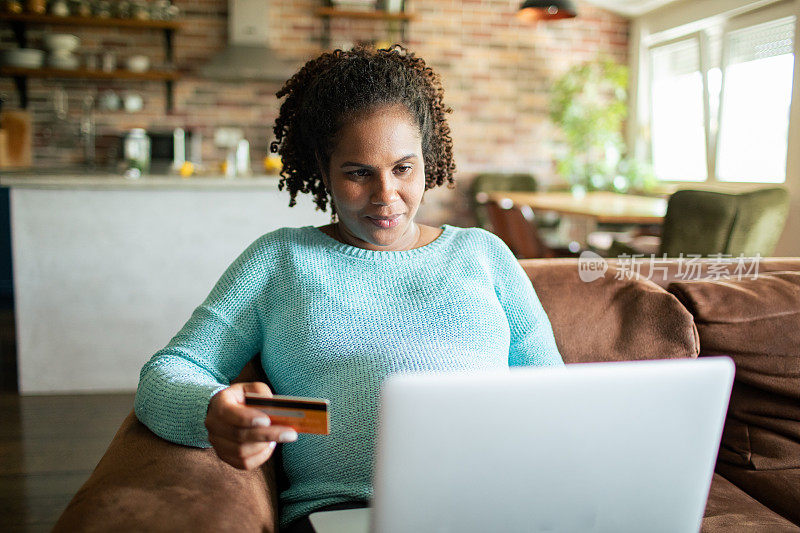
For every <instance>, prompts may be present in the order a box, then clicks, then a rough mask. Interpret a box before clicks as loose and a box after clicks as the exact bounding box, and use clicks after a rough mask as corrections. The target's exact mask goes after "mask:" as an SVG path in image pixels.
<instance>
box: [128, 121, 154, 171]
mask: <svg viewBox="0 0 800 533" xmlns="http://www.w3.org/2000/svg"><path fill="white" fill-rule="evenodd" d="M124 153H125V162H126V163H127V165H128V170H138V171H139V173H140V174H147V173H148V172H149V171H150V137H149V136H148V135H147V132H146V131H145V130H144V129H143V128H134V129H132V130H131V131H129V132H128V134H127V135H126V136H125V144H124Z"/></svg>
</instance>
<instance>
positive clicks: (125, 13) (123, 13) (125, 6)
mask: <svg viewBox="0 0 800 533" xmlns="http://www.w3.org/2000/svg"><path fill="white" fill-rule="evenodd" d="M114 14H115V15H116V17H117V18H120V19H127V18H131V3H130V2H128V0H119V2H117V9H116V11H115V13H114Z"/></svg>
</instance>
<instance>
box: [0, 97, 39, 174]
mask: <svg viewBox="0 0 800 533" xmlns="http://www.w3.org/2000/svg"><path fill="white" fill-rule="evenodd" d="M0 124H2V131H3V132H4V135H3V136H4V137H5V139H4V144H3V148H2V149H0V168H2V169H12V168H17V169H18V168H28V167H30V166H31V163H32V162H33V158H32V154H31V145H32V144H33V127H32V126H31V114H30V113H29V112H28V111H16V110H15V111H2V112H0Z"/></svg>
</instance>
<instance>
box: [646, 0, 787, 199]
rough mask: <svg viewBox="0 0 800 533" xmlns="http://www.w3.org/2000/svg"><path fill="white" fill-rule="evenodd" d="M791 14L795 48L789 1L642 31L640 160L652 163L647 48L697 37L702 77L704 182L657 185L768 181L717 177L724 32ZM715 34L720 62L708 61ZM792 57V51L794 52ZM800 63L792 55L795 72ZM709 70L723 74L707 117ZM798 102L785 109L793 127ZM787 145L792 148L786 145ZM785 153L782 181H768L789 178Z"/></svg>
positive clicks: (745, 185) (725, 57)
mask: <svg viewBox="0 0 800 533" xmlns="http://www.w3.org/2000/svg"><path fill="white" fill-rule="evenodd" d="M788 17H794V18H795V21H794V24H795V31H794V43H793V44H794V46H793V48H794V50H797V41H798V39H800V14H798V12H797V7H796V6H795V5H794V3H793V2H778V3H775V4H770V5H767V6H763V7H761V8H758V9H755V10H753V11H748V12H745V13H741V12H739V13H735V14H731V15H729V16H715V17H711V18H710V19H707V20H704V21H703V20H699V21H696V22H693V23H690V24H686V25H685V26H684V27H683V28H682V27H675V28H669V29H665V30H663V31H660V32H658V33H655V34H645V35H644V36H643V37H642V40H641V45H640V46H641V52H640V53H639V54H638V61H637V63H638V65H637V69H638V72H639V73H640V74H639V76H640V78H639V79H640V81H641V82H644V83H641V82H640V83H639V86H638V87H637V99H638V100H639V101H640V102H641V101H642V100H644V102H646V105H645V106H644V109H641V108H640V110H642V111H645V113H646V114H645V115H644V116H642V115H641V114H640V116H639V119H638V120H637V123H638V124H639V125H640V128H641V127H642V126H643V127H644V130H645V131H646V132H647V139H646V142H645V145H644V152H640V153H643V155H644V156H645V159H646V160H647V161H649V162H650V163H651V164H652V162H653V145H652V136H651V132H652V120H653V107H652V106H653V93H652V81H653V68H652V64H651V61H650V57H651V55H650V54H651V51H652V50H653V49H656V48H660V47H662V46H668V45H671V44H675V43H678V42H682V41H686V40H689V39H697V40H698V51H699V55H700V57H699V65H700V72H701V75H702V78H703V114H704V116H703V123H704V128H705V140H706V168H707V171H706V172H707V175H706V179H705V180H704V181H693V180H691V181H690V180H678V179H675V180H670V179H658V183H659V184H660V185H662V186H667V187H672V186H680V187H684V186H694V187H705V186H722V187H724V188H744V189H751V188H752V187H753V186H754V185H757V186H762V187H763V186H764V185H768V184H769V183H765V182H752V181H725V180H720V179H719V178H718V177H717V171H716V169H717V162H718V159H719V154H718V153H717V148H718V146H719V138H720V131H721V125H722V109H723V105H724V102H723V99H724V93H725V82H726V79H725V67H726V66H727V61H728V53H729V50H728V48H729V45H728V36H729V34H730V33H731V32H734V31H738V30H741V29H745V28H748V27H752V26H757V25H759V24H764V23H768V22H772V21H778V20H780V19H784V18H788ZM715 33H717V34H718V35H719V37H720V39H721V47H722V48H721V52H720V54H719V64H712V63H713V61H712V59H711V49H710V45H709V41H710V37H709V36H710V34H715ZM795 55H796V54H795ZM798 63H800V61H798V57H795V71H796V70H797V68H798V67H797V65H798ZM714 68H719V69H720V70H721V74H722V80H721V85H720V101H719V107H718V109H717V110H716V112H717V115H716V117H712V115H711V95H710V91H709V76H708V75H709V71H711V70H712V69H714ZM642 74H644V78H642V77H641V76H642ZM798 79H800V78H799V77H798V72H795V73H794V77H793V80H794V81H796V80H798ZM796 93H797V89H796V88H793V92H792V94H793V95H795V94H796ZM798 105H800V102H798V101H797V98H792V101H791V104H790V109H789V117H790V119H789V120H790V124H789V129H790V131H791V129H792V128H793V127H795V126H793V125H792V123H791V117H793V116H794V114H795V111H794V110H795V106H798ZM712 121H715V122H716V123H715V124H714V128H713V129H712ZM789 142H790V139H789V138H787V144H788V143H789ZM788 148H791V147H790V146H788ZM789 164H790V163H789V157H788V154H787V162H786V165H787V169H786V173H785V180H784V182H782V183H777V182H772V183H774V185H784V184H785V183H786V181H787V180H788V179H789V168H788V167H789Z"/></svg>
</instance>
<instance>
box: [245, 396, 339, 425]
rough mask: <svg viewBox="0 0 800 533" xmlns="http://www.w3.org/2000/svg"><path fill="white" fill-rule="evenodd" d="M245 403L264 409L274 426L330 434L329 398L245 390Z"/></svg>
mask: <svg viewBox="0 0 800 533" xmlns="http://www.w3.org/2000/svg"><path fill="white" fill-rule="evenodd" d="M244 404H245V405H246V406H248V407H255V408H256V409H260V410H261V411H264V413H265V414H266V415H267V416H269V418H270V420H271V422H272V425H273V426H288V427H290V428H292V429H294V430H295V431H297V432H298V433H315V434H317V435H329V434H330V427H329V426H330V420H329V418H328V400H323V399H320V398H302V397H300V396H264V395H263V394H256V393H253V392H245V393H244Z"/></svg>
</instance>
